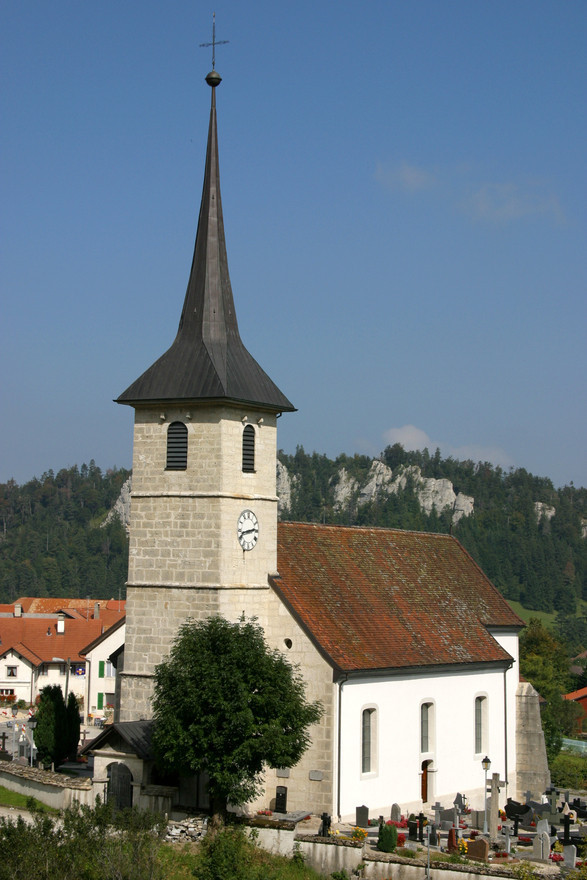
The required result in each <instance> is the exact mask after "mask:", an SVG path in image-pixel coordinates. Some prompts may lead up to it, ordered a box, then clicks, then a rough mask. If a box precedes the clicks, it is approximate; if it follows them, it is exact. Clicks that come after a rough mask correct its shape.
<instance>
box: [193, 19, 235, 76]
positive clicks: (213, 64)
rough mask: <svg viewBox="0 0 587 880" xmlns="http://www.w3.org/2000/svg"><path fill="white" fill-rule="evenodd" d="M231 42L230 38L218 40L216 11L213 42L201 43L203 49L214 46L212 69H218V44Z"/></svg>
mask: <svg viewBox="0 0 587 880" xmlns="http://www.w3.org/2000/svg"><path fill="white" fill-rule="evenodd" d="M228 42H230V41H229V40H217V39H216V13H215V12H213V13H212V42H211V43H200V48H201V49H208V48H209V47H210V46H212V70H215V69H216V46H223V45H224V44H225V43H228Z"/></svg>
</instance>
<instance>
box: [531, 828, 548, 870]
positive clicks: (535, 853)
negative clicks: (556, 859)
mask: <svg viewBox="0 0 587 880" xmlns="http://www.w3.org/2000/svg"><path fill="white" fill-rule="evenodd" d="M549 855H550V836H549V835H548V834H547V832H546V831H541V832H540V833H539V834H538V833H537V834H536V837H535V838H534V842H533V844H532V858H534V859H541V860H542V861H544V862H546V861H548V856H549Z"/></svg>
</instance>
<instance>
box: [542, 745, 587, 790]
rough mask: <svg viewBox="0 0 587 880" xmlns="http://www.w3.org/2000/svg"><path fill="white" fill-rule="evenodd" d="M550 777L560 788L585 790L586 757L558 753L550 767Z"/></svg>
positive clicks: (586, 784)
mask: <svg viewBox="0 0 587 880" xmlns="http://www.w3.org/2000/svg"><path fill="white" fill-rule="evenodd" d="M550 777H551V780H552V784H553V785H556V786H559V787H560V788H586V787H587V757H585V756H584V755H574V754H572V753H570V752H560V753H559V754H558V755H557V756H556V758H555V759H554V761H553V762H552V763H551V765H550Z"/></svg>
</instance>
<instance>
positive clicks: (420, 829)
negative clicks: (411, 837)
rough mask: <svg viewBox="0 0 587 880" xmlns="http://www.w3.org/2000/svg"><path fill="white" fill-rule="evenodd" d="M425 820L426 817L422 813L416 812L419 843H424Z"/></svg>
mask: <svg viewBox="0 0 587 880" xmlns="http://www.w3.org/2000/svg"><path fill="white" fill-rule="evenodd" d="M425 821H426V817H425V816H424V813H418V840H419V841H420V843H424V823H425Z"/></svg>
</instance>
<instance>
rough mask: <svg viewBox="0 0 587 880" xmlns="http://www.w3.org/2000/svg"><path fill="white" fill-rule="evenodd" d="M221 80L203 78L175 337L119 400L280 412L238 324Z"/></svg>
mask: <svg viewBox="0 0 587 880" xmlns="http://www.w3.org/2000/svg"><path fill="white" fill-rule="evenodd" d="M221 81H222V80H221V77H220V76H219V74H218V73H217V72H216V71H215V70H212V71H211V72H210V73H209V74H208V75H207V77H206V82H207V83H208V85H209V86H210V87H211V89H212V99H211V108H210V125H209V129H208V145H207V150H206V167H205V171H204V186H203V190H202V202H201V206H200V216H199V219H198V231H197V233H196V244H195V248H194V257H193V261H192V268H191V272H190V277H189V281H188V286H187V291H186V295H185V300H184V304H183V309H182V313H181V318H180V321H179V328H178V331H177V336H176V338H175V341H174V343H173V345H172V346H171V348H169V349H168V350H167V351H166V352H165V354H164V355H162V356H161V357H160V358H159V360H157V361H156V362H155V363H154V364H153V365H152V366H151V367H149V369H148V370H146V372H145V373H143V375H142V376H140V377H139V378H138V379H137V380H136V382H133V384H132V385H131V386H130V387H129V388H127V389H126V391H124V392H123V393H122V394H121V395H120V397H119V398H118V399H117V403H126V404H130V405H135V404H140V403H155V402H163V401H168V402H171V401H192V402H197V401H208V402H213V401H218V402H222V401H232V402H237V403H250V404H255V405H258V406H261V407H266V408H268V409H272V410H274V411H277V412H288V411H289V412H291V411H293V410H294V409H295V407H294V406H293V405H292V404H291V403H290V402H289V400H288V399H287V398H286V397H285V396H284V395H283V394H282V393H281V391H280V390H279V388H277V386H276V385H275V384H274V383H273V382H272V381H271V379H270V378H269V376H268V375H267V374H266V373H265V372H264V371H263V370H262V369H261V367H260V366H259V364H258V363H257V362H256V361H255V359H254V358H253V357H252V356H251V355H250V354H249V352H248V351H247V349H246V348H245V346H244V345H243V342H242V340H241V338H240V334H239V330H238V323H237V319H236V311H235V308H234V300H233V296H232V288H231V284H230V277H229V274H228V259H227V255H226V242H225V238H224V221H223V217H222V200H221V197H220V175H219V164H218V136H217V129H216V87H217V86H218V85H219V84H220V82H221Z"/></svg>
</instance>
